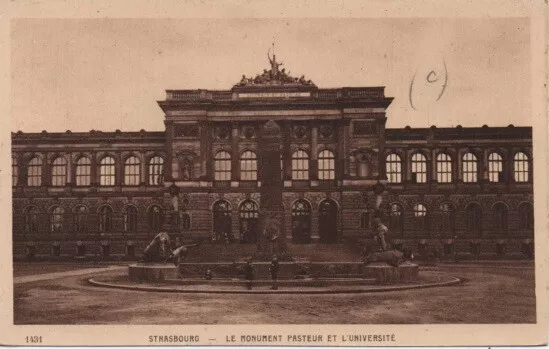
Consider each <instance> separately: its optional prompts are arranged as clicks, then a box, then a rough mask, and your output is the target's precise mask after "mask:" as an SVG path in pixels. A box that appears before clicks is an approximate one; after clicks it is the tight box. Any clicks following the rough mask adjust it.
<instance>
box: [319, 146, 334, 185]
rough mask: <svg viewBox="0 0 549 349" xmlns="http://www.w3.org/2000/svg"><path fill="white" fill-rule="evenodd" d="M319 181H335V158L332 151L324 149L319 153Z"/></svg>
mask: <svg viewBox="0 0 549 349" xmlns="http://www.w3.org/2000/svg"><path fill="white" fill-rule="evenodd" d="M318 179H320V180H329V179H335V156H334V153H333V152H332V151H331V150H328V149H324V150H322V151H321V152H320V153H318Z"/></svg>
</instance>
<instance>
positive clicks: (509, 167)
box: [503, 148, 515, 183]
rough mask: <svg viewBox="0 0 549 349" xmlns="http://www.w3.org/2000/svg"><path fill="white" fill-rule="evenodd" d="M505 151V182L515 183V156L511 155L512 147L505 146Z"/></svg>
mask: <svg viewBox="0 0 549 349" xmlns="http://www.w3.org/2000/svg"><path fill="white" fill-rule="evenodd" d="M505 150H506V151H507V161H506V162H505V167H504V168H503V171H505V172H506V173H505V177H506V178H505V179H506V180H505V182H507V183H515V171H514V169H515V166H514V164H515V158H514V156H513V148H507V149H505Z"/></svg>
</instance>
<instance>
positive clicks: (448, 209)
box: [440, 202, 456, 234]
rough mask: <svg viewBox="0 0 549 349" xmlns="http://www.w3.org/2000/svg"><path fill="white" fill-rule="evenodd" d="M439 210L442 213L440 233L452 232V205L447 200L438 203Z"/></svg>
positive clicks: (454, 219) (453, 213) (454, 222)
mask: <svg viewBox="0 0 549 349" xmlns="http://www.w3.org/2000/svg"><path fill="white" fill-rule="evenodd" d="M440 211H441V213H442V217H441V218H442V219H441V227H440V228H441V231H442V233H443V234H444V233H446V234H451V233H453V232H454V231H455V230H456V210H455V209H454V205H452V204H450V203H447V202H445V203H442V204H441V205H440Z"/></svg>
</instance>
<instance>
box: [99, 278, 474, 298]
mask: <svg viewBox="0 0 549 349" xmlns="http://www.w3.org/2000/svg"><path fill="white" fill-rule="evenodd" d="M449 278H450V280H449V281H443V282H434V283H427V284H422V285H409V286H379V287H376V288H367V289H360V288H355V289H339V290H338V289H333V290H204V289H191V290H181V289H175V288H161V287H151V286H132V285H117V284H112V283H108V282H103V281H97V280H95V279H94V278H90V279H88V282H89V283H90V284H91V285H93V286H96V287H105V288H114V289H124V290H130V291H144V292H165V293H190V294H352V293H355V294H356V293H377V292H392V291H404V290H415V289H422V288H432V287H446V286H455V285H458V284H461V283H463V282H465V280H464V279H463V278H458V277H454V276H451V277H449Z"/></svg>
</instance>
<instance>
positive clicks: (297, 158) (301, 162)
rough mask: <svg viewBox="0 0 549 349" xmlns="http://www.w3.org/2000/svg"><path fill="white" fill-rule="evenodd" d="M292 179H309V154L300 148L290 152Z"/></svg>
mask: <svg viewBox="0 0 549 349" xmlns="http://www.w3.org/2000/svg"><path fill="white" fill-rule="evenodd" d="M292 179H293V180H306V179H309V155H308V154H307V153H306V152H305V151H303V150H301V149H300V150H297V151H295V152H294V153H293V154H292Z"/></svg>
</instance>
